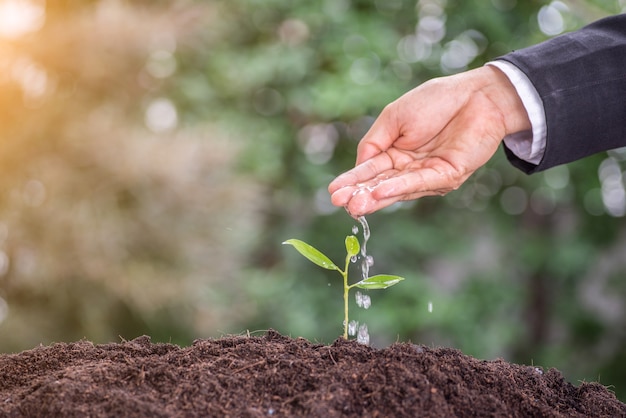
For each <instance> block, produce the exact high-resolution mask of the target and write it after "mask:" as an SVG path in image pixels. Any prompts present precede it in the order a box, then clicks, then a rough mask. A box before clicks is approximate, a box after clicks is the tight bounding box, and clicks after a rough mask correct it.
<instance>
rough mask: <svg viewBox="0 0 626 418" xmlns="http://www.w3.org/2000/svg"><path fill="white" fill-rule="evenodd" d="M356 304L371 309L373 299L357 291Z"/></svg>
mask: <svg viewBox="0 0 626 418" xmlns="http://www.w3.org/2000/svg"><path fill="white" fill-rule="evenodd" d="M355 298H356V304H357V306H358V307H359V308H363V309H369V307H370V306H372V299H371V298H370V296H369V295H366V294H363V293H361V292H356V294H355Z"/></svg>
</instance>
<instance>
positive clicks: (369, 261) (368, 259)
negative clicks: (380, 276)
mask: <svg viewBox="0 0 626 418" xmlns="http://www.w3.org/2000/svg"><path fill="white" fill-rule="evenodd" d="M365 262H366V263H367V265H368V266H370V267H372V266H373V265H374V257H372V256H371V255H368V256H366V257H365Z"/></svg>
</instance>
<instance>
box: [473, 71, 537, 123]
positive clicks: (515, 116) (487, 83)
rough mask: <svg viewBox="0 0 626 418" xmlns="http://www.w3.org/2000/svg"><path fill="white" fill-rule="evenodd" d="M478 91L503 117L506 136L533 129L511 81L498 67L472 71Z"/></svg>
mask: <svg viewBox="0 0 626 418" xmlns="http://www.w3.org/2000/svg"><path fill="white" fill-rule="evenodd" d="M472 72H474V73H475V76H476V79H477V87H476V88H477V89H479V90H480V91H482V92H483V93H484V94H485V95H486V96H487V97H488V98H489V99H490V100H491V101H492V102H493V103H494V105H495V106H496V108H497V109H498V110H499V112H500V114H501V115H502V120H503V124H504V129H505V133H506V135H511V134H514V133H517V132H522V131H527V130H530V129H532V125H531V122H530V118H529V117H528V112H527V111H526V108H525V107H524V103H523V102H522V99H521V98H520V96H519V94H518V93H517V90H516V89H515V86H514V85H513V83H511V80H509V78H508V77H507V76H506V75H505V74H504V73H503V72H502V71H501V70H500V69H499V68H497V67H495V66H491V65H487V66H484V67H480V68H477V69H475V70H472Z"/></svg>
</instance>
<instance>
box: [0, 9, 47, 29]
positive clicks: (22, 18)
mask: <svg viewBox="0 0 626 418" xmlns="http://www.w3.org/2000/svg"><path fill="white" fill-rule="evenodd" d="M45 19H46V8H45V2H44V1H43V0H40V1H33V0H4V1H0V37H3V38H8V39H15V38H19V37H20V36H22V35H25V34H27V33H29V32H35V31H37V30H39V29H40V28H41V27H42V26H43V24H44V21H45Z"/></svg>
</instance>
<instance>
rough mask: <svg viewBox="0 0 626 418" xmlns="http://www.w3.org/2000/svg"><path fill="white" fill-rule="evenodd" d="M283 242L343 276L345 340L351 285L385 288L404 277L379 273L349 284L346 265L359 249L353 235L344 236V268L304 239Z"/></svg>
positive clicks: (313, 261) (365, 287) (310, 259)
mask: <svg viewBox="0 0 626 418" xmlns="http://www.w3.org/2000/svg"><path fill="white" fill-rule="evenodd" d="M283 244H287V245H291V246H293V247H294V248H295V249H296V250H297V251H298V252H299V253H300V254H302V255H303V256H304V257H305V258H307V259H308V260H309V261H311V262H312V263H314V264H317V265H318V266H320V267H322V268H325V269H327V270H336V271H338V272H339V273H340V274H341V277H342V278H343V302H344V320H343V338H344V339H346V340H347V339H348V325H349V322H348V296H349V293H350V289H352V288H353V287H358V288H360V289H386V288H388V287H390V286H393V285H394V284H396V283H399V282H401V281H402V280H404V277H400V276H392V275H389V274H379V275H376V276H372V277H365V278H363V279H362V280H361V281H359V282H356V283H353V284H350V282H349V281H348V267H349V265H350V260H351V259H353V257H356V256H357V255H358V254H359V251H360V249H361V248H360V245H359V240H358V239H357V237H355V236H354V235H348V236H347V237H346V253H347V255H346V262H345V268H344V270H342V269H341V268H339V267H337V265H336V264H335V263H333V262H332V261H331V259H330V258H328V257H327V256H326V255H324V254H322V253H321V252H320V251H319V250H318V249H316V248H315V247H313V246H311V245H309V244H307V243H306V242H304V241H300V240H298V239H289V240H287V241H285V242H283Z"/></svg>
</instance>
